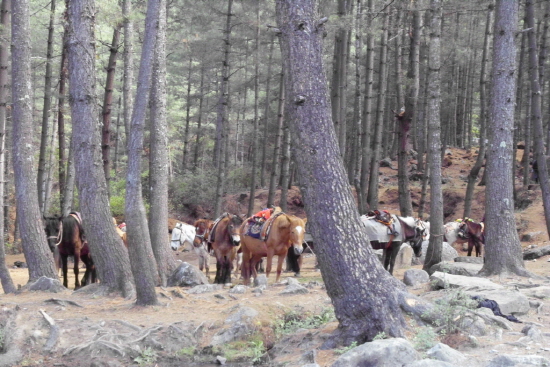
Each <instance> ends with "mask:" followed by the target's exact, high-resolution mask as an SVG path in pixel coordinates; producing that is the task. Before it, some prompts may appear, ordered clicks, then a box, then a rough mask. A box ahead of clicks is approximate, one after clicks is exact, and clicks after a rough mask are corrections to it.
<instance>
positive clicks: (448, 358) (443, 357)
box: [426, 343, 466, 366]
mask: <svg viewBox="0 0 550 367" xmlns="http://www.w3.org/2000/svg"><path fill="white" fill-rule="evenodd" d="M426 354H427V355H428V357H430V358H433V359H437V360H439V361H443V362H449V363H456V364H458V365H459V366H464V365H465V364H466V356H465V355H464V354H462V353H460V352H459V351H458V350H456V349H453V348H451V347H449V346H448V345H447V344H443V343H437V344H436V345H435V346H433V347H432V348H431V349H429V350H428V351H427V352H426Z"/></svg>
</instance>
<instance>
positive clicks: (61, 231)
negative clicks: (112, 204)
mask: <svg viewBox="0 0 550 367" xmlns="http://www.w3.org/2000/svg"><path fill="white" fill-rule="evenodd" d="M45 231H46V236H47V238H48V245H49V247H50V249H51V250H52V251H53V253H54V258H55V259H56V266H57V267H58V268H59V263H60V262H61V270H62V272H63V285H64V286H65V287H66V288H68V273H67V271H68V269H67V258H68V257H69V256H73V258H74V268H73V271H74V275H75V289H78V288H80V286H81V282H80V280H79V279H78V273H79V262H80V260H82V262H84V264H85V265H86V271H85V273H84V277H83V279H82V285H86V284H87V283H88V279H89V278H91V281H92V283H93V282H95V281H96V278H97V277H96V271H95V266H94V263H93V260H92V257H91V254H90V249H89V247H88V244H87V242H86V239H85V236H84V228H83V227H82V220H81V218H80V214H79V213H77V212H71V213H70V214H69V215H68V216H66V217H64V218H60V217H53V218H52V217H49V218H45ZM59 259H60V261H59Z"/></svg>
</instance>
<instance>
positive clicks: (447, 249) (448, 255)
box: [413, 240, 458, 265]
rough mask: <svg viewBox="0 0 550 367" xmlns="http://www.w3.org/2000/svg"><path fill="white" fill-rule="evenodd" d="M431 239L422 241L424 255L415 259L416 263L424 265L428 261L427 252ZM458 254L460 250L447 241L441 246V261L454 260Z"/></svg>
mask: <svg viewBox="0 0 550 367" xmlns="http://www.w3.org/2000/svg"><path fill="white" fill-rule="evenodd" d="M429 242H430V241H429V240H425V241H422V255H421V256H420V258H415V259H413V263H414V264H415V265H422V264H424V263H425V262H426V253H427V251H428V244H429ZM457 256H458V252H456V250H455V249H454V248H453V247H452V246H450V245H449V244H448V243H447V242H443V245H442V247H441V261H453V260H454V258H455V257H457Z"/></svg>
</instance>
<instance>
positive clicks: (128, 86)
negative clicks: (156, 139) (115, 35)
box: [122, 0, 134, 146]
mask: <svg viewBox="0 0 550 367" xmlns="http://www.w3.org/2000/svg"><path fill="white" fill-rule="evenodd" d="M122 15H123V16H124V52H123V57H124V80H123V86H122V95H123V97H124V98H123V99H124V102H123V104H124V130H125V131H124V132H125V136H126V140H125V141H126V145H125V146H127V145H128V144H127V143H128V137H129V136H130V121H131V119H132V110H133V109H134V96H133V94H132V88H133V86H134V17H133V15H132V0H123V1H122Z"/></svg>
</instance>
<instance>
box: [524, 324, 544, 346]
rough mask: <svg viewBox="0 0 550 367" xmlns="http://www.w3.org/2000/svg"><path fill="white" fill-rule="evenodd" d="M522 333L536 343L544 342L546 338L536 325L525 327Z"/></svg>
mask: <svg viewBox="0 0 550 367" xmlns="http://www.w3.org/2000/svg"><path fill="white" fill-rule="evenodd" d="M521 332H522V333H523V334H525V335H526V336H528V337H529V338H531V340H533V341H534V342H536V343H543V342H544V336H543V335H542V333H541V331H540V330H539V329H538V328H537V327H536V326H535V325H525V326H524V327H523V329H521Z"/></svg>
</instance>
